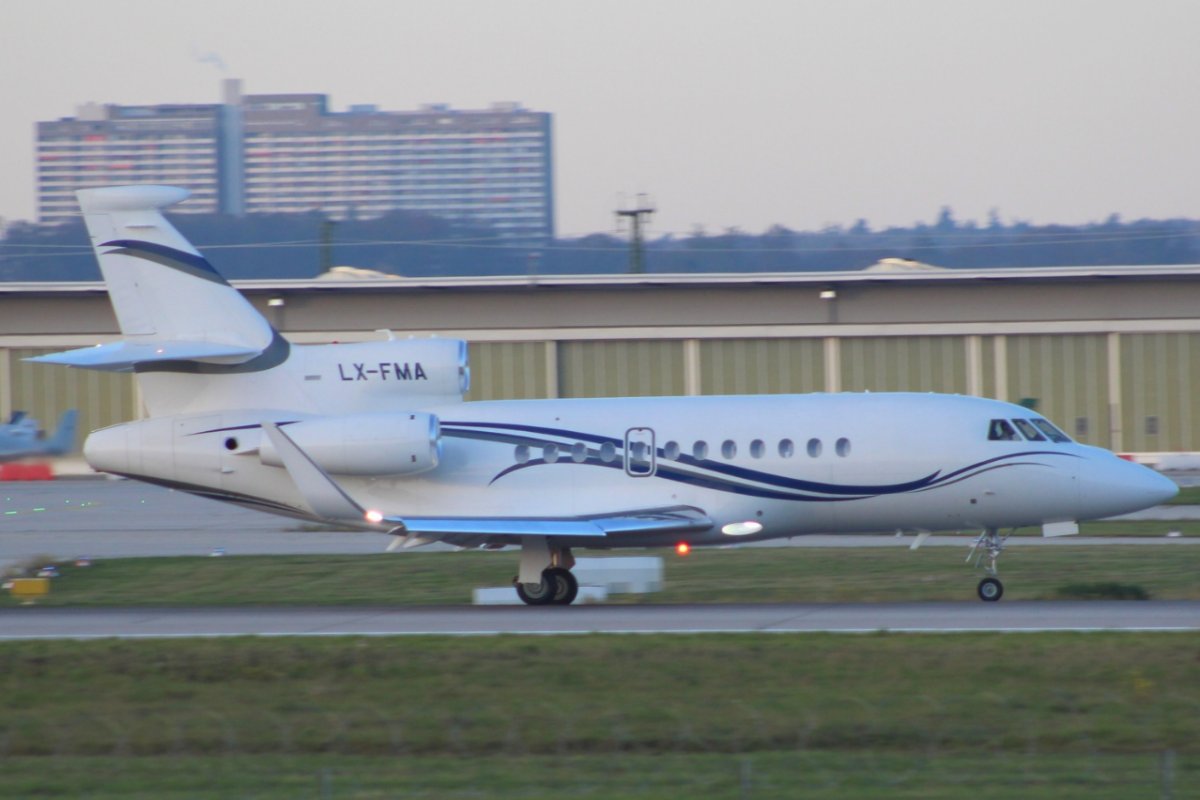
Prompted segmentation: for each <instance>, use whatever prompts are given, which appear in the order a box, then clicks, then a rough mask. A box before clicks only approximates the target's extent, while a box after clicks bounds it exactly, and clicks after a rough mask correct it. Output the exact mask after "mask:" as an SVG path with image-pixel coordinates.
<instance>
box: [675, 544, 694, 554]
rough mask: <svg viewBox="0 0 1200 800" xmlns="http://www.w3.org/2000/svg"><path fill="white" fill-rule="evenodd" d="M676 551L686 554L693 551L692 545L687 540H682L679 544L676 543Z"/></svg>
mask: <svg viewBox="0 0 1200 800" xmlns="http://www.w3.org/2000/svg"><path fill="white" fill-rule="evenodd" d="M675 552H676V553H678V554H679V555H681V556H686V555H687V554H688V553H690V552H692V546H691V545H690V544H688V543H687V542H680V543H679V544H677V545H675Z"/></svg>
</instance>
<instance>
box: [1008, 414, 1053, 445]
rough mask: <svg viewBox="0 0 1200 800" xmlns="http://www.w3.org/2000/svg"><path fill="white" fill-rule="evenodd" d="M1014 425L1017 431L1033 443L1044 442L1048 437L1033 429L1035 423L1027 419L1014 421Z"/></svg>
mask: <svg viewBox="0 0 1200 800" xmlns="http://www.w3.org/2000/svg"><path fill="white" fill-rule="evenodd" d="M1013 424H1014V425H1016V426H1017V430H1019V431H1020V432H1021V434H1022V435H1023V436H1024V437H1025V438H1026V439H1028V440H1029V441H1031V442H1044V441H1046V437H1045V436H1042V434H1041V433H1039V432H1038V429H1037V428H1035V427H1033V423H1032V422H1030V421H1029V420H1027V419H1014V420H1013Z"/></svg>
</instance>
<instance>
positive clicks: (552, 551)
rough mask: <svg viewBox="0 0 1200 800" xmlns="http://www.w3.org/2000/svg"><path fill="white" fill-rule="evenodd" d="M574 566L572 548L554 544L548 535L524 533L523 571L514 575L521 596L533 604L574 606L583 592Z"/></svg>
mask: <svg viewBox="0 0 1200 800" xmlns="http://www.w3.org/2000/svg"><path fill="white" fill-rule="evenodd" d="M573 566H575V557H574V556H572V555H571V550H570V548H567V547H551V546H550V545H549V544H548V543H547V541H546V537H545V536H522V537H521V571H520V573H519V574H518V575H517V577H515V578H513V584H514V585H515V586H516V588H517V596H518V597H520V598H521V601H522V602H523V603H525V604H526V605H531V606H549V605H554V606H569V605H571V603H573V602H575V598H576V597H577V596H578V595H579V581H577V580H576V579H575V576H574V575H572V574H571V567H573Z"/></svg>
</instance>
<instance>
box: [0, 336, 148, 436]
mask: <svg viewBox="0 0 1200 800" xmlns="http://www.w3.org/2000/svg"><path fill="white" fill-rule="evenodd" d="M61 349H62V348H33V347H14V348H12V349H11V350H10V351H9V354H10V359H11V360H10V362H9V379H10V380H11V384H10V387H11V389H10V396H11V398H12V399H11V403H12V408H11V409H7V411H9V412H11V411H14V410H16V411H28V412H29V413H30V415H32V416H34V417H36V418H37V420H38V421H39V422H41V423H42V426H43V427H44V428H45V429H46V430H47V432H50V431H52V430H53V429H54V428H55V426H57V425H58V417H59V415H60V414H62V412H64V411H66V410H67V409H69V408H75V409H78V410H79V431H80V435H79V443H80V444H82V443H83V437H84V435H86V434H87V432H88V431H92V430H95V429H96V428H103V427H105V426H108V425H115V424H117V423H118V422H128V421H129V420H131V419H135V418H136V417H137V416H139V410H138V407H137V390H136V388H135V386H134V382H133V376H132V375H129V374H122V373H114V372H96V371H94V370H90V369H69V368H67V367H58V366H50V365H47V364H29V363H26V362H24V361H22V360H21V359H23V358H29V357H31V356H40V355H45V354H46V353H53V352H56V351H57V350H61Z"/></svg>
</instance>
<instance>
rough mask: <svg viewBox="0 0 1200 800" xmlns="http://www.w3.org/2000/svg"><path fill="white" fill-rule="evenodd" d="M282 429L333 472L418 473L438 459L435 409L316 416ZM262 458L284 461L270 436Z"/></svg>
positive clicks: (262, 448) (276, 464)
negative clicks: (427, 412)
mask: <svg viewBox="0 0 1200 800" xmlns="http://www.w3.org/2000/svg"><path fill="white" fill-rule="evenodd" d="M282 430H283V431H284V433H286V434H287V435H288V437H290V438H291V440H292V441H294V442H295V443H296V445H297V446H298V447H299V448H300V449H301V450H303V451H304V452H305V453H307V454H308V457H309V458H311V459H312V460H313V461H314V462H315V463H316V464H317V465H318V466H319V467H321V469H323V470H325V471H326V472H328V473H331V474H334V475H416V474H418V473H421V472H427V471H429V470H431V469H433V468H434V467H436V466H437V465H438V460H439V458H440V457H441V427H440V426H439V424H438V418H437V417H436V416H434V415H433V414H424V413H420V412H400V413H393V414H348V415H346V416H341V417H315V418H310V419H304V420H300V421H299V422H293V423H291V424H289V425H285V426H283V428H282ZM258 457H259V459H260V460H261V461H262V463H264V464H266V465H268V466H272V467H282V466H283V460H282V459H281V458H280V457H279V452H278V451H277V450H276V449H275V447H274V446H273V445H272V444H271V440H270V439H268V438H267V437H266V436H263V437H262V441H261V442H260V443H259V448H258Z"/></svg>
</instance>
